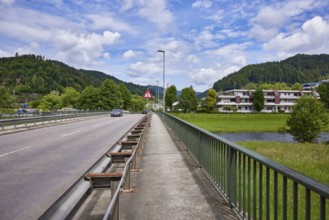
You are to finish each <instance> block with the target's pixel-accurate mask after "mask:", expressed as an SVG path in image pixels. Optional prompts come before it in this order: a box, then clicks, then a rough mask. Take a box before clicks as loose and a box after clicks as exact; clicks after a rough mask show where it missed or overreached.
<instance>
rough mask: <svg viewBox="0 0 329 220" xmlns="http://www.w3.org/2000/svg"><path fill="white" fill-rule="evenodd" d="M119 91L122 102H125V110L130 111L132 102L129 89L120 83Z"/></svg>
mask: <svg viewBox="0 0 329 220" xmlns="http://www.w3.org/2000/svg"><path fill="white" fill-rule="evenodd" d="M119 90H120V93H121V97H122V101H123V106H122V108H123V109H129V107H130V101H131V98H132V97H131V92H130V91H129V90H128V89H127V87H126V86H125V84H123V83H120V84H119Z"/></svg>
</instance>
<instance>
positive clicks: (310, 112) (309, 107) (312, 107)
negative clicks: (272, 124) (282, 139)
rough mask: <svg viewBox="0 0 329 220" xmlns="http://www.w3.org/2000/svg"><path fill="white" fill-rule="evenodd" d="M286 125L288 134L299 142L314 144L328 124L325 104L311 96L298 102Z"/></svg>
mask: <svg viewBox="0 0 329 220" xmlns="http://www.w3.org/2000/svg"><path fill="white" fill-rule="evenodd" d="M286 124H287V125H288V126H289V127H290V129H289V130H288V132H289V133H290V134H291V135H293V136H294V138H295V140H297V141H299V142H314V141H315V140H316V138H317V137H318V136H319V134H320V132H321V129H322V128H324V127H326V126H327V124H328V116H327V114H326V111H325V107H324V105H323V103H321V102H320V101H318V100H317V99H316V98H313V97H311V96H303V97H302V98H300V99H299V100H297V104H296V105H295V106H294V107H293V111H292V113H291V114H290V117H289V118H288V120H287V122H286Z"/></svg>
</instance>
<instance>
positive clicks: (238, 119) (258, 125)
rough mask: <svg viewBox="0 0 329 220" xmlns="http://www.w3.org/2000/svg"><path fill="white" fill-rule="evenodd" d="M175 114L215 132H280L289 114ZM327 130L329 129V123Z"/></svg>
mask: <svg viewBox="0 0 329 220" xmlns="http://www.w3.org/2000/svg"><path fill="white" fill-rule="evenodd" d="M173 115H175V116H177V117H179V118H181V119H183V120H184V121H187V122H190V123H191V124H194V125H196V126H198V127H200V128H203V129H205V130H208V131H210V132H213V133H231V132H235V133H239V132H278V131H279V130H280V129H282V128H283V127H286V125H285V124H286V121H287V119H288V117H289V114H270V113H267V114H200V113H173ZM324 130H325V131H329V125H328V126H327V128H326V129H324Z"/></svg>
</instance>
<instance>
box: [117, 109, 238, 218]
mask: <svg viewBox="0 0 329 220" xmlns="http://www.w3.org/2000/svg"><path fill="white" fill-rule="evenodd" d="M150 123H151V127H150V128H149V130H148V133H147V135H146V139H145V144H144V149H143V152H142V154H141V156H142V158H141V160H139V166H140V169H141V170H140V172H135V173H132V175H131V183H132V184H133V185H134V186H135V187H136V191H135V193H127V194H125V193H123V195H121V196H120V219H129V220H131V219H238V218H237V216H236V214H235V213H234V212H233V211H232V210H231V209H230V207H229V206H228V204H227V203H226V201H225V200H224V199H223V198H222V197H221V195H220V194H219V193H218V192H217V191H216V189H215V188H214V186H213V185H212V184H211V182H210V181H209V180H208V179H207V177H206V176H205V174H204V173H203V172H202V171H201V169H200V168H199V167H198V165H197V164H196V163H195V161H194V160H193V159H192V158H191V156H190V155H189V154H188V152H187V150H186V149H185V147H184V146H183V145H182V144H181V142H180V141H179V140H178V139H177V137H176V136H175V135H173V134H172V133H171V132H170V130H169V129H167V128H166V127H165V125H164V124H163V122H162V121H161V119H160V118H159V116H158V115H156V114H153V115H152V118H151V122H150Z"/></svg>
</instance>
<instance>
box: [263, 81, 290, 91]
mask: <svg viewBox="0 0 329 220" xmlns="http://www.w3.org/2000/svg"><path fill="white" fill-rule="evenodd" d="M259 88H260V89H262V90H291V88H290V87H289V86H288V85H287V84H286V83H283V82H277V83H263V84H260V85H259Z"/></svg>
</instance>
